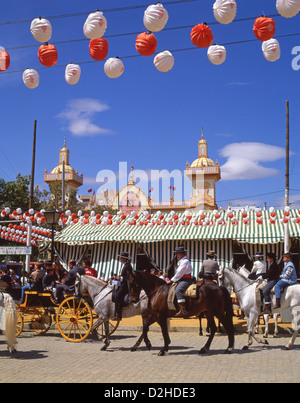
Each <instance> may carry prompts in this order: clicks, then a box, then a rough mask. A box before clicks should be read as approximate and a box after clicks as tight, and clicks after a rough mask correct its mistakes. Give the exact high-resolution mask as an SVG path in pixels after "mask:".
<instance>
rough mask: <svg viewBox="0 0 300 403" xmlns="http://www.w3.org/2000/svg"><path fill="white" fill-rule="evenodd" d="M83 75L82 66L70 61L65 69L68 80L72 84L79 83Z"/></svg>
mask: <svg viewBox="0 0 300 403" xmlns="http://www.w3.org/2000/svg"><path fill="white" fill-rule="evenodd" d="M80 75H81V68H80V66H79V65H78V64H73V63H70V64H68V65H67V67H66V70H65V79H66V82H67V83H68V84H70V85H75V84H77V83H78V81H79V79H80Z"/></svg>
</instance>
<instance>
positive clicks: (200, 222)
mask: <svg viewBox="0 0 300 403" xmlns="http://www.w3.org/2000/svg"><path fill="white" fill-rule="evenodd" d="M44 212H45V210H41V211H39V212H36V213H35V212H34V210H33V209H30V210H29V211H26V212H25V213H24V214H22V210H21V209H17V210H14V211H13V212H12V213H11V211H10V208H8V207H7V208H5V209H4V210H2V211H1V213H0V216H1V217H2V218H4V217H6V216H8V217H9V218H10V219H11V220H20V221H23V222H24V223H25V224H22V223H21V224H19V225H18V226H16V225H14V226H13V224H9V226H8V227H1V226H0V230H1V228H2V232H3V234H1V233H0V236H1V238H5V239H7V238H6V237H7V236H8V237H12V235H13V234H14V233H15V231H19V233H16V235H19V236H20V240H22V238H23V240H24V238H25V235H26V234H25V232H24V231H25V230H24V227H25V228H27V227H28V225H29V223H31V224H34V223H37V224H38V225H41V224H46V223H47V220H46V218H45V216H44ZM240 213H241V219H240V221H239V219H238V218H237V217H236V211H235V210H231V209H230V208H229V209H228V210H227V211H226V212H225V214H222V212H221V211H219V210H213V212H212V214H207V212H205V211H204V210H200V211H199V212H198V213H196V214H195V213H192V212H190V211H188V210H186V211H185V212H184V213H183V214H181V215H179V214H178V213H176V212H175V211H171V212H170V214H167V216H166V215H165V214H163V213H162V212H161V211H157V212H156V213H152V214H151V213H149V212H148V211H144V212H142V213H141V214H140V215H138V214H137V213H136V212H135V211H132V212H131V213H130V214H129V215H126V214H124V213H123V212H122V211H119V212H118V213H116V214H115V215H112V214H111V213H109V212H108V211H104V212H103V214H102V215H101V214H96V213H95V212H94V211H91V213H90V214H88V213H84V212H82V211H81V210H79V211H78V212H77V214H75V213H72V212H71V211H70V210H67V211H66V212H65V213H61V215H60V218H59V221H58V223H57V224H58V225H61V226H62V225H67V226H69V225H75V224H80V225H87V224H90V225H93V226H94V225H101V226H110V225H112V226H115V227H116V226H119V225H120V224H121V223H124V225H125V226H126V227H129V226H138V227H141V226H147V227H153V226H155V225H157V226H159V227H160V228H163V227H165V226H166V225H169V226H172V227H176V226H177V225H182V226H184V227H188V226H189V225H195V226H212V225H216V224H217V225H221V226H225V225H228V224H231V225H232V226H237V225H239V223H240V222H241V223H242V224H244V225H245V226H248V225H250V224H251V220H250V217H249V209H248V208H242V209H241V210H240ZM226 216H227V220H226ZM213 218H214V219H213ZM239 218H240V217H239ZM276 221H278V222H279V223H280V224H286V223H288V222H289V221H291V222H294V223H296V224H300V210H299V212H298V216H297V217H296V218H292V217H291V211H290V208H289V207H285V209H284V214H283V218H278V213H277V212H276V210H275V209H274V207H270V209H269V220H268V222H269V224H275V223H276ZM254 224H257V225H262V224H263V214H262V210H261V208H256V209H255V222H254ZM19 226H21V227H22V228H19ZM32 228H33V233H34V234H37V235H38V236H39V239H41V240H43V239H45V237H46V238H47V237H51V231H50V230H48V229H45V228H42V227H32ZM13 230H14V231H13ZM20 231H21V232H20ZM22 231H23V232H22ZM2 235H4V236H2ZM16 235H15V236H16ZM34 241H36V240H34Z"/></svg>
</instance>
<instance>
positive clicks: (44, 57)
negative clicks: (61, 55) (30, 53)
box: [38, 43, 58, 67]
mask: <svg viewBox="0 0 300 403" xmlns="http://www.w3.org/2000/svg"><path fill="white" fill-rule="evenodd" d="M38 58H39V61H40V62H41V63H42V65H43V66H46V67H52V66H54V65H55V64H56V63H57V58H58V55H57V49H56V47H55V46H54V45H52V44H51V43H45V44H44V45H41V46H40V48H39V51H38Z"/></svg>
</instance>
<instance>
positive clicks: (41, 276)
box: [0, 259, 97, 303]
mask: <svg viewBox="0 0 300 403" xmlns="http://www.w3.org/2000/svg"><path fill="white" fill-rule="evenodd" d="M68 266H69V271H67V270H65V269H64V268H63V266H62V265H61V264H60V263H59V262H57V261H54V262H52V261H51V260H45V261H39V262H35V263H34V264H32V265H31V267H30V273H27V272H25V273H24V278H21V277H20V276H18V275H17V274H16V273H15V271H14V270H10V269H8V268H7V267H3V268H2V269H1V270H0V282H1V285H2V287H3V289H5V291H6V292H8V293H10V294H13V295H18V296H19V298H15V299H20V303H23V302H24V300H25V292H26V291H39V292H51V293H53V296H54V299H55V300H56V301H57V302H61V301H62V300H63V298H64V297H63V294H64V292H73V291H74V283H75V274H76V272H79V274H81V275H83V274H85V275H87V276H93V277H97V271H96V270H95V269H94V268H92V267H91V262H90V260H89V259H84V260H83V267H78V266H76V262H75V260H73V259H71V260H70V261H69V262H68ZM18 291H19V292H18Z"/></svg>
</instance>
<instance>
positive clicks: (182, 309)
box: [175, 302, 188, 318]
mask: <svg viewBox="0 0 300 403" xmlns="http://www.w3.org/2000/svg"><path fill="white" fill-rule="evenodd" d="M178 306H179V312H177V313H176V315H175V317H176V318H183V317H185V316H188V312H187V311H186V309H185V302H180V303H179V304H178Z"/></svg>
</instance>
